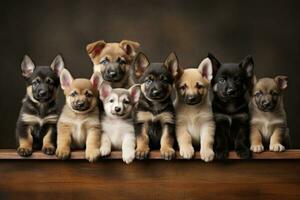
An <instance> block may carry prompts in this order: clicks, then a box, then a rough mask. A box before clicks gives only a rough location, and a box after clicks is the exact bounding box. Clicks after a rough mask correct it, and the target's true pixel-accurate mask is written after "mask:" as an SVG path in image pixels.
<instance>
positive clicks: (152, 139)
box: [131, 53, 179, 160]
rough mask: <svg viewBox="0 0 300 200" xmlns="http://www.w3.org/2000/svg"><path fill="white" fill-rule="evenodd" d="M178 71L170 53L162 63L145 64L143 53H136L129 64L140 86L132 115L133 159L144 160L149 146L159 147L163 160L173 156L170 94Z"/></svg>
mask: <svg viewBox="0 0 300 200" xmlns="http://www.w3.org/2000/svg"><path fill="white" fill-rule="evenodd" d="M178 73H179V65H178V60H177V57H176V55H175V54H174V53H171V54H170V55H169V56H168V57H167V59H166V60H165V62H164V63H149V61H148V59H147V58H146V56H145V55H144V54H143V53H139V54H138V55H137V57H136V60H135V62H134V64H133V65H132V68H131V76H132V77H133V79H134V80H135V81H136V82H138V83H139V84H140V85H141V96H140V99H139V101H138V103H137V105H136V107H135V112H134V117H133V118H134V128H135V133H136V139H137V149H136V158H137V159H145V158H146V157H147V156H148V153H149V150H150V149H160V153H161V156H162V157H163V158H164V159H166V160H170V159H172V158H173V157H174V156H175V151H174V149H173V144H174V138H175V110H174V107H173V104H172V100H171V93H172V85H173V83H174V80H175V79H176V78H177V76H178Z"/></svg>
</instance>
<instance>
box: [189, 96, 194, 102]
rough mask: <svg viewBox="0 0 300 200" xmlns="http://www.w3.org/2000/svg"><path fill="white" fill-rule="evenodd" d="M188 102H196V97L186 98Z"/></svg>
mask: <svg viewBox="0 0 300 200" xmlns="http://www.w3.org/2000/svg"><path fill="white" fill-rule="evenodd" d="M187 99H188V100H189V101H195V100H196V97H195V96H188V98H187Z"/></svg>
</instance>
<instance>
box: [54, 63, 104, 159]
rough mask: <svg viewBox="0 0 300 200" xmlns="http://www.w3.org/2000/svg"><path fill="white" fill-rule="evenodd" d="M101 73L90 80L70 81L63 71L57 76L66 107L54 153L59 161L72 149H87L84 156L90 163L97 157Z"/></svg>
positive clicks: (68, 73)
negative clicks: (98, 101)
mask: <svg viewBox="0 0 300 200" xmlns="http://www.w3.org/2000/svg"><path fill="white" fill-rule="evenodd" d="M99 81H100V74H99V73H94V74H93V76H92V78H91V80H88V79H75V80H73V78H72V76H71V74H70V72H69V71H68V70H66V69H64V70H63V71H62V72H61V75H60V82H61V87H62V89H63V90H64V94H65V96H66V104H65V106H64V108H63V110H62V113H61V115H60V117H59V120H58V123H57V150H56V155H57V157H58V158H59V159H67V158H69V157H70V155H71V148H72V149H78V148H79V149H83V148H84V147H86V150H85V156H86V159H87V160H89V161H90V162H93V161H95V160H96V159H97V158H98V157H99V156H100V136H101V135H100V120H99V108H98V106H97V98H98V90H97V88H98V85H99Z"/></svg>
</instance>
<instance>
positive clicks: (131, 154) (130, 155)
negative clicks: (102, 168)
mask: <svg viewBox="0 0 300 200" xmlns="http://www.w3.org/2000/svg"><path fill="white" fill-rule="evenodd" d="M122 158H123V161H124V162H125V163H126V164H130V163H131V162H132V161H133V160H134V158H135V151H134V150H133V151H127V152H123V154H122Z"/></svg>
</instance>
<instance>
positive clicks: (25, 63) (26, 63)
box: [21, 55, 35, 79]
mask: <svg viewBox="0 0 300 200" xmlns="http://www.w3.org/2000/svg"><path fill="white" fill-rule="evenodd" d="M34 69H35V65H34V63H33V62H32V60H31V58H30V57H29V56H28V55H24V57H23V60H22V63H21V71H22V76H23V77H24V78H26V79H28V78H29V77H30V76H31V74H32V73H33V71H34Z"/></svg>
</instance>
